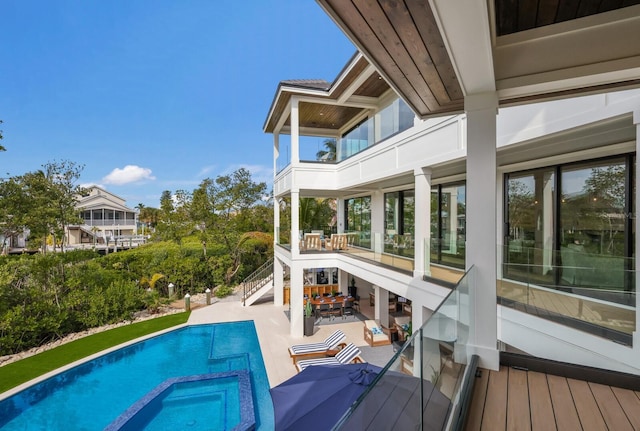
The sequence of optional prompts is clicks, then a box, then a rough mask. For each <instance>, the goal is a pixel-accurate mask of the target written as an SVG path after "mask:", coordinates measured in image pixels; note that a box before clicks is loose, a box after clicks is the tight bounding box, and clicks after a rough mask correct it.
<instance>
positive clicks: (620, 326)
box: [497, 242, 636, 344]
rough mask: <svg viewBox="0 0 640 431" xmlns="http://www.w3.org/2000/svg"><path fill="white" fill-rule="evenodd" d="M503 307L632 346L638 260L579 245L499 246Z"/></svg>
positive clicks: (499, 285) (516, 244)
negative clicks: (588, 250)
mask: <svg viewBox="0 0 640 431" xmlns="http://www.w3.org/2000/svg"><path fill="white" fill-rule="evenodd" d="M498 253H499V254H500V255H501V256H502V262H503V264H502V276H501V277H500V279H499V280H498V283H497V289H498V292H497V293H498V297H499V301H500V303H501V304H502V305H503V306H508V307H512V308H516V309H518V310H521V311H524V312H527V313H530V314H535V315H537V316H539V317H542V318H545V319H549V320H553V321H556V322H558V323H563V324H565V325H567V326H571V327H574V328H577V329H581V330H584V331H586V332H589V333H592V334H595V335H600V336H605V337H609V338H612V339H615V340H616V341H618V342H621V343H624V344H630V342H631V334H632V333H633V332H634V331H635V328H636V312H635V304H636V288H635V285H636V271H635V260H634V259H632V258H626V257H622V256H611V255H606V254H593V253H586V252H584V251H582V250H580V249H579V248H578V247H561V249H560V250H553V249H540V248H535V247H530V246H526V245H525V244H523V243H521V242H512V243H510V244H508V245H505V246H499V250H498Z"/></svg>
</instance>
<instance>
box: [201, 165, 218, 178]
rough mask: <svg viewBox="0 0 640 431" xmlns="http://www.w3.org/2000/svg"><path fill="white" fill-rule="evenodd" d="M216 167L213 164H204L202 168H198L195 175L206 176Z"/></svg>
mask: <svg viewBox="0 0 640 431" xmlns="http://www.w3.org/2000/svg"><path fill="white" fill-rule="evenodd" d="M215 168H216V166H215V165H209V166H205V167H204V168H202V169H200V172H198V175H197V177H198V178H202V177H206V176H207V175H209V174H210V173H211V172H213V170H214V169H215Z"/></svg>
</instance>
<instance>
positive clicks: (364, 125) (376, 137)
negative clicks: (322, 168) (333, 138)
mask: <svg viewBox="0 0 640 431" xmlns="http://www.w3.org/2000/svg"><path fill="white" fill-rule="evenodd" d="M414 118H415V115H414V113H413V111H411V108H409V106H408V105H407V104H406V103H405V102H404V101H403V100H402V99H396V100H394V101H393V102H392V103H390V104H389V105H388V106H386V107H385V108H384V109H382V110H381V111H380V112H378V113H377V114H376V115H375V116H373V117H371V118H368V119H366V120H363V121H362V122H360V124H358V125H357V126H355V127H354V128H352V129H351V130H349V131H348V132H347V133H345V134H344V135H343V136H342V138H341V139H340V143H339V145H338V161H341V160H344V159H346V158H348V157H351V156H352V155H354V154H356V153H359V152H360V151H363V150H365V149H367V148H368V147H370V146H372V145H373V144H374V143H375V144H377V143H378V142H380V141H383V140H385V139H387V138H389V137H391V136H393V135H395V134H397V133H400V132H402V131H404V130H407V129H408V128H410V127H413V121H414Z"/></svg>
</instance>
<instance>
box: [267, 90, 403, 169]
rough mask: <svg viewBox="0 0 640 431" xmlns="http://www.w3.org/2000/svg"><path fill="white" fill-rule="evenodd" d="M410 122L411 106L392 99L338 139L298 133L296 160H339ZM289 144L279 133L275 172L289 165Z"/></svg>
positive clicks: (386, 136) (288, 137)
mask: <svg viewBox="0 0 640 431" xmlns="http://www.w3.org/2000/svg"><path fill="white" fill-rule="evenodd" d="M414 121H415V115H414V113H413V111H411V108H409V106H408V105H407V104H406V103H405V102H404V101H402V100H401V99H396V100H394V101H393V102H391V103H390V104H389V105H387V106H386V107H385V108H384V109H382V110H380V111H379V112H377V113H376V114H375V115H374V116H372V117H368V118H366V119H365V120H363V121H362V122H360V123H359V124H358V125H357V126H355V127H354V128H352V129H351V130H349V131H348V132H346V133H345V134H343V136H342V137H340V138H339V139H336V138H335V137H309V136H300V137H299V144H298V149H299V151H298V154H299V157H300V161H305V162H324V163H335V162H341V161H343V160H346V159H348V158H349V157H351V156H353V155H354V154H357V153H359V152H361V151H364V150H366V149H367V148H369V147H371V146H373V145H375V144H378V143H380V142H382V141H384V140H385V139H388V138H390V137H392V136H394V135H396V134H398V133H400V132H402V131H404V130H407V129H409V128H411V127H413V125H414ZM291 145H292V143H291V139H290V136H289V135H280V138H279V140H278V153H279V154H278V157H277V160H276V172H278V173H279V172H281V171H282V170H283V169H284V168H286V167H287V166H289V165H290V164H291V154H292V148H291Z"/></svg>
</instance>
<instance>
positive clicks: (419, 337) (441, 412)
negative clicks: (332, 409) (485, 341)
mask: <svg viewBox="0 0 640 431" xmlns="http://www.w3.org/2000/svg"><path fill="white" fill-rule="evenodd" d="M473 275H474V268H473V267H471V268H470V269H469V271H467V273H466V274H465V275H464V276H463V277H462V279H461V280H460V281H459V282H458V283H457V285H456V286H455V288H454V289H452V291H451V292H450V293H449V294H448V296H447V297H446V298H445V299H444V301H443V302H442V303H441V304H440V306H439V307H438V308H437V309H436V310H435V311H434V313H433V315H432V316H431V317H430V318H429V319H428V320H427V321H426V322H425V323H424V325H422V327H421V328H419V329H417V330H414V331H412V333H411V328H410V327H409V328H407V329H408V331H409V332H410V333H411V336H410V337H409V339H408V340H407V341H406V342H405V343H404V344H403V345H402V346H401V347H400V348H399V349H398V351H397V353H396V354H395V355H394V356H393V358H392V359H391V360H390V361H389V362H388V363H387V365H386V366H385V367H384V368H383V369H382V371H381V372H379V373H378V374H377V376H376V377H375V379H374V380H373V382H372V383H371V384H370V385H369V386H368V388H367V389H366V390H365V392H364V393H363V394H362V395H361V396H360V397H359V398H358V399H357V400H356V402H355V403H354V404H353V405H352V406H351V407H350V408H349V410H347V411H346V412H345V414H344V415H343V416H342V418H341V419H340V421H339V422H338V423H337V424H335V425H334V427H333V428H332V429H334V430H338V429H345V430H349V429H442V430H459V429H462V428H461V427H462V426H463V424H464V419H465V416H464V415H465V413H466V411H467V406H468V402H469V400H470V396H471V393H472V390H473V383H474V381H475V380H476V379H475V371H476V367H477V356H475V355H471V354H470V353H469V352H470V350H471V349H469V348H468V343H469V334H470V333H471V332H473V328H472V327H471V326H470V325H471V318H470V310H469V305H470V301H469V291H470V289H472V288H473V286H474V280H473Z"/></svg>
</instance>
